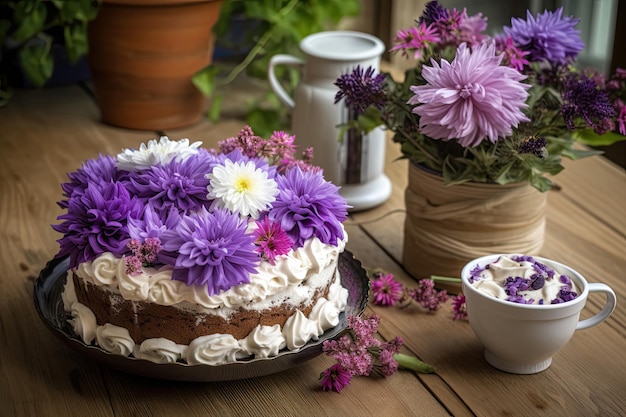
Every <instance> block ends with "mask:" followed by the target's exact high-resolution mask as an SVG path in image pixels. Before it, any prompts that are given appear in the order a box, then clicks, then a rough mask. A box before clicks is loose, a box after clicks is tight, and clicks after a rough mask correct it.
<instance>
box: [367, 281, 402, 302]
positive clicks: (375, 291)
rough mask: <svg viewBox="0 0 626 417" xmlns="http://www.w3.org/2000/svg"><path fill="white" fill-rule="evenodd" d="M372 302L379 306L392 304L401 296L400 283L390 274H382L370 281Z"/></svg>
mask: <svg viewBox="0 0 626 417" xmlns="http://www.w3.org/2000/svg"><path fill="white" fill-rule="evenodd" d="M371 289H372V296H373V297H374V300H373V302H374V304H376V305H380V306H392V305H394V304H395V303H397V302H398V300H400V297H401V296H402V284H401V283H399V282H398V281H396V280H395V279H394V278H393V275H392V274H387V275H382V274H380V275H379V277H378V278H375V279H373V280H372V282H371Z"/></svg>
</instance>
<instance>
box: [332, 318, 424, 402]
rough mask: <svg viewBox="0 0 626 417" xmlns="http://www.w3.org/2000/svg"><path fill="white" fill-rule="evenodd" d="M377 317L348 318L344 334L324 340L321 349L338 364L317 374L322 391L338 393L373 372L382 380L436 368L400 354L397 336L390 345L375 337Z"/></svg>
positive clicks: (400, 342)
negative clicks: (399, 373) (399, 372)
mask: <svg viewBox="0 0 626 417" xmlns="http://www.w3.org/2000/svg"><path fill="white" fill-rule="evenodd" d="M379 323H380V317H379V316H377V315H375V314H374V315H371V316H369V317H363V318H360V317H357V316H349V317H348V329H347V332H346V333H345V334H344V335H343V336H341V337H340V338H339V339H337V340H325V341H324V343H323V344H322V350H323V351H324V352H325V353H326V354H327V355H329V356H332V357H333V358H334V359H335V360H336V361H337V363H336V364H334V365H333V366H331V367H330V368H328V369H327V370H326V371H324V372H322V373H321V374H320V380H321V381H322V389H323V390H324V391H329V390H330V391H335V392H339V391H341V390H342V389H343V388H344V387H345V386H347V385H348V384H349V383H350V380H351V379H352V377H353V376H369V375H371V374H372V372H376V373H378V374H380V375H382V376H384V377H389V376H391V375H393V374H394V373H395V372H396V371H397V370H398V368H402V369H408V370H412V371H415V372H421V373H432V372H434V371H435V369H434V368H433V367H432V366H431V365H428V364H426V363H424V362H422V361H420V360H419V359H417V358H416V357H414V356H410V355H405V354H402V353H399V350H400V347H401V346H402V345H403V344H404V341H403V340H402V338H401V337H399V336H396V337H395V338H394V339H393V340H391V341H389V342H382V341H380V340H378V339H377V338H376V332H377V331H378V324H379Z"/></svg>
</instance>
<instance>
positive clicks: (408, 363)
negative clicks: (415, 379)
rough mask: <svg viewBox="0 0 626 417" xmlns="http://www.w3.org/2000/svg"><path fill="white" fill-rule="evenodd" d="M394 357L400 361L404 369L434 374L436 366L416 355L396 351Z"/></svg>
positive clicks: (399, 363)
mask: <svg viewBox="0 0 626 417" xmlns="http://www.w3.org/2000/svg"><path fill="white" fill-rule="evenodd" d="M393 358H394V359H395V360H396V362H398V365H399V366H400V368H402V369H408V370H410V371H415V372H420V373H422V374H432V373H433V372H435V368H434V367H433V366H432V365H429V364H427V363H425V362H422V361H421V360H419V359H417V358H416V357H415V356H410V355H405V354H403V353H396V354H394V355H393Z"/></svg>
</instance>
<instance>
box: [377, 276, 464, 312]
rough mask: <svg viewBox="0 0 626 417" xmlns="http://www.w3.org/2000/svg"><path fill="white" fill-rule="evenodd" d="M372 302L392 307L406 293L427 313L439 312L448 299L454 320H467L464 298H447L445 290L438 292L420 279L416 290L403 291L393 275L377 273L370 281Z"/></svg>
mask: <svg viewBox="0 0 626 417" xmlns="http://www.w3.org/2000/svg"><path fill="white" fill-rule="evenodd" d="M371 291H372V302H373V303H374V304H375V305H379V306H393V305H396V304H398V303H399V302H401V301H402V300H403V299H404V294H405V293H408V296H409V297H410V298H411V300H414V301H416V302H417V303H419V304H420V305H421V306H422V307H424V308H425V309H427V310H428V311H429V312H434V311H437V310H439V308H440V307H441V305H442V304H443V303H445V302H446V301H447V300H448V299H451V300H452V310H453V312H454V317H453V319H454V320H467V311H466V309H465V296H464V295H463V294H458V295H455V296H451V297H450V296H449V295H448V293H447V292H446V291H445V290H442V291H438V290H437V289H436V288H435V282H434V281H433V280H432V279H426V278H425V279H421V280H419V281H418V286H417V288H413V289H410V290H405V288H404V287H403V285H402V284H401V283H400V282H398V281H396V280H395V278H394V276H393V274H384V273H377V274H376V275H375V276H374V278H373V279H372V281H371Z"/></svg>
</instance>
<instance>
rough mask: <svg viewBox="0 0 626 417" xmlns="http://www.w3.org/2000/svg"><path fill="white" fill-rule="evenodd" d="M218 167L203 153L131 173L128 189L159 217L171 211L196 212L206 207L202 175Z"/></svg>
mask: <svg viewBox="0 0 626 417" xmlns="http://www.w3.org/2000/svg"><path fill="white" fill-rule="evenodd" d="M217 163H218V162H217V160H216V159H215V158H214V157H213V156H211V155H210V154H209V153H208V152H206V151H202V152H199V153H197V154H194V155H191V156H190V157H189V158H188V159H187V160H185V161H184V162H183V161H182V160H179V159H174V160H173V161H172V162H170V163H169V164H166V165H164V166H162V165H156V166H153V167H151V168H149V169H146V170H142V171H134V172H132V173H131V174H130V175H129V182H130V185H129V189H130V190H131V192H133V193H134V194H135V195H137V196H138V197H139V198H140V199H142V200H143V201H146V202H147V203H149V204H151V205H152V206H153V208H154V209H155V211H156V212H159V213H166V212H167V211H168V210H169V209H170V207H177V208H178V209H179V210H180V211H181V213H189V212H193V211H197V210H199V209H200V207H202V206H204V205H206V204H208V200H207V197H206V195H207V186H208V185H209V180H208V179H207V178H205V174H207V173H208V172H211V170H212V168H213V167H214V166H215V165H216V164H217Z"/></svg>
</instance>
